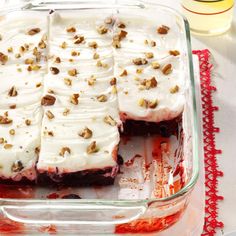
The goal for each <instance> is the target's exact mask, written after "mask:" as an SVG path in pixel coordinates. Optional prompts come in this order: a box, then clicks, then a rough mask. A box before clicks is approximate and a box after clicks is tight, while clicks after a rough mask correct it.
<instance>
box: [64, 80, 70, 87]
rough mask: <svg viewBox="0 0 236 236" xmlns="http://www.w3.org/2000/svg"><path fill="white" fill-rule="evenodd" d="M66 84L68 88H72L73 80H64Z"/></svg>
mask: <svg viewBox="0 0 236 236" xmlns="http://www.w3.org/2000/svg"><path fill="white" fill-rule="evenodd" d="M64 83H65V85H67V86H71V85H72V80H71V79H69V78H64Z"/></svg>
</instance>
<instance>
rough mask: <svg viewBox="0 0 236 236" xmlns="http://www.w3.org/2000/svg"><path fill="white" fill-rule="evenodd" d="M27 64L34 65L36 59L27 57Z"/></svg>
mask: <svg viewBox="0 0 236 236" xmlns="http://www.w3.org/2000/svg"><path fill="white" fill-rule="evenodd" d="M25 64H26V65H32V64H34V59H33V58H27V59H25Z"/></svg>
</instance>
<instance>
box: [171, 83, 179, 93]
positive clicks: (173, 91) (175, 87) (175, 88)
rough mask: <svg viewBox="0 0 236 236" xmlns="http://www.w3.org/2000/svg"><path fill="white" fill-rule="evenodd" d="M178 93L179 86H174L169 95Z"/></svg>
mask: <svg viewBox="0 0 236 236" xmlns="http://www.w3.org/2000/svg"><path fill="white" fill-rule="evenodd" d="M177 92H179V86H178V85H175V86H174V87H172V88H170V93H177Z"/></svg>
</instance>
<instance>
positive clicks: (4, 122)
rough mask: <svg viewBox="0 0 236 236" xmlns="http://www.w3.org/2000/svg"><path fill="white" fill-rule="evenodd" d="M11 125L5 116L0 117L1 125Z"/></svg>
mask: <svg viewBox="0 0 236 236" xmlns="http://www.w3.org/2000/svg"><path fill="white" fill-rule="evenodd" d="M11 123H12V119H10V118H8V117H7V116H0V124H1V125H8V124H11Z"/></svg>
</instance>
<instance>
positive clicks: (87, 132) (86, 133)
mask: <svg viewBox="0 0 236 236" xmlns="http://www.w3.org/2000/svg"><path fill="white" fill-rule="evenodd" d="M79 136H80V137H83V138H84V139H89V138H91V137H92V136H93V132H92V130H90V129H89V128H87V127H85V128H84V129H83V130H81V131H80V133H79Z"/></svg>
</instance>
